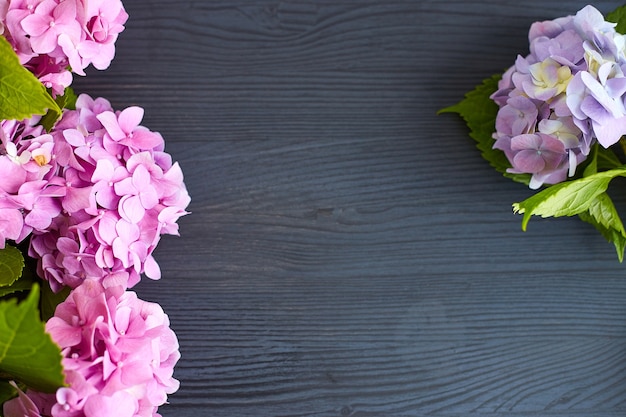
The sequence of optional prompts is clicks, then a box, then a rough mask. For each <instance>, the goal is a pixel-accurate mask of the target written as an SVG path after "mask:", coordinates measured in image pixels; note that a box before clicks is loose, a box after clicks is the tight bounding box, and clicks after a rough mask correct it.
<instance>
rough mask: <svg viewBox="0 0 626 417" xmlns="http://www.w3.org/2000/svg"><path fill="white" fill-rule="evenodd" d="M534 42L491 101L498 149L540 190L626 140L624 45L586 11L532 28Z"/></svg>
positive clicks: (622, 38) (623, 39)
mask: <svg viewBox="0 0 626 417" xmlns="http://www.w3.org/2000/svg"><path fill="white" fill-rule="evenodd" d="M529 42H530V54H529V55H528V56H526V57H522V56H518V57H517V59H516V61H515V65H514V66H513V67H512V68H510V69H509V70H507V71H506V72H505V74H504V76H503V79H502V80H501V81H500V83H499V84H498V91H496V92H495V93H494V94H493V95H492V96H491V97H492V99H493V100H494V101H495V102H496V103H497V104H498V106H499V107H500V110H499V112H498V115H497V118H496V132H495V133H494V138H495V139H496V142H495V144H494V148H497V149H501V150H502V151H503V152H504V153H505V155H506V156H507V158H508V160H509V162H510V163H511V166H512V167H511V169H510V170H509V171H510V172H512V173H527V174H531V180H530V184H529V185H530V187H531V188H538V187H540V186H541V185H542V184H554V183H556V182H560V181H563V180H565V179H566V178H567V176H568V175H569V176H573V175H574V174H575V171H576V166H577V165H578V164H580V163H581V162H582V161H584V160H585V158H586V156H587V155H588V154H589V152H590V149H591V146H592V145H593V144H594V143H595V142H596V141H597V142H599V143H600V145H602V146H604V147H608V146H611V145H613V144H614V143H616V142H617V141H618V140H619V139H620V138H621V137H622V136H623V135H625V134H626V107H625V102H626V76H625V75H624V72H625V70H626V56H625V55H624V50H625V49H626V48H625V46H626V37H625V36H624V35H621V34H619V33H617V32H616V31H615V24H614V23H609V22H606V21H605V20H604V17H603V16H602V14H601V13H600V12H599V11H598V10H596V9H595V8H594V7H592V6H586V7H584V8H583V9H581V10H580V11H579V12H578V13H577V14H576V15H575V16H567V17H565V18H559V19H556V20H553V21H546V22H537V23H535V24H533V25H532V26H531V29H530V31H529ZM531 104H532V105H531Z"/></svg>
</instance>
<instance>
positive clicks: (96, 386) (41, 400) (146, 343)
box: [5, 281, 180, 417]
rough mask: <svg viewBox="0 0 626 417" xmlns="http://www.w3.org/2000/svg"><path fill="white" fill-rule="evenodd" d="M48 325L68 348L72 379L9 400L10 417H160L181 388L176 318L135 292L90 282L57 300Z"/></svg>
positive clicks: (65, 350) (68, 374)
mask: <svg viewBox="0 0 626 417" xmlns="http://www.w3.org/2000/svg"><path fill="white" fill-rule="evenodd" d="M46 330H47V331H48V332H49V333H50V334H51V335H52V337H53V339H54V340H55V342H56V343H57V344H59V346H60V347H61V349H62V352H63V355H64V359H63V367H64V368H65V373H66V381H67V383H68V384H69V386H68V387H63V388H59V389H58V390H57V392H56V394H42V393H37V392H32V391H28V392H27V393H26V394H25V395H24V394H22V396H21V397H19V398H18V399H16V400H13V401H11V402H9V403H8V409H9V413H7V414H6V415H8V416H13V415H14V416H18V415H19V416H22V415H27V416H29V417H30V416H31V415H33V416H40V415H45V416H54V417H75V416H88V417H111V416H116V417H135V416H137V417H139V416H141V417H152V416H158V415H159V414H158V413H157V408H158V406H159V405H161V404H163V403H164V402H165V401H166V400H167V394H171V393H173V392H175V391H176V390H177V389H178V385H179V383H178V381H177V380H176V379H174V378H173V377H172V374H173V366H174V364H175V363H176V361H177V360H178V358H179V357H180V354H179V352H178V342H177V339H176V336H175V335H174V332H172V330H171V329H170V328H169V321H168V317H167V315H166V314H165V313H164V312H163V309H162V308H161V307H160V306H159V305H158V304H154V303H148V302H145V301H142V300H140V299H138V298H137V295H136V294H135V293H134V292H132V291H120V287H110V288H104V287H103V286H102V284H101V283H99V282H97V281H88V282H86V283H85V284H83V285H81V286H80V287H78V288H76V290H74V291H73V292H72V293H71V294H70V295H69V297H68V298H67V299H66V300H65V301H64V302H63V303H61V304H60V305H59V306H58V307H57V311H56V315H55V317H53V318H51V319H50V320H49V321H48V323H47V325H46ZM29 409H30V410H32V411H31V413H30V414H29V413H28V412H24V410H29ZM13 410H15V412H13ZM20 410H21V412H22V413H23V414H20V413H19V412H20ZM6 412H7V407H5V413H6Z"/></svg>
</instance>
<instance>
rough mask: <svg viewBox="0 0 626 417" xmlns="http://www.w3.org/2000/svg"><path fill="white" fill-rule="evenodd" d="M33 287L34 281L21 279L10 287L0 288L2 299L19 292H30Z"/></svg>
mask: <svg viewBox="0 0 626 417" xmlns="http://www.w3.org/2000/svg"><path fill="white" fill-rule="evenodd" d="M32 286H33V281H32V280H31V279H27V278H24V277H22V278H20V279H18V280H17V281H15V282H14V283H13V284H11V285H9V286H8V287H0V298H2V297H6V296H7V295H10V294H14V293H17V292H24V291H29V290H30V289H31V287H32Z"/></svg>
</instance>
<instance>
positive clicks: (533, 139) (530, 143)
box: [511, 134, 541, 151]
mask: <svg viewBox="0 0 626 417" xmlns="http://www.w3.org/2000/svg"><path fill="white" fill-rule="evenodd" d="M540 146H541V138H540V137H539V136H538V135H534V134H525V135H518V136H515V137H514V138H512V139H511V150H513V151H521V150H526V149H539V147H540Z"/></svg>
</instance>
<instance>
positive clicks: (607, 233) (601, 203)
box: [578, 193, 626, 262]
mask: <svg viewBox="0 0 626 417" xmlns="http://www.w3.org/2000/svg"><path fill="white" fill-rule="evenodd" d="M578 216H579V217H580V219H581V220H583V221H585V222H587V223H590V224H592V225H593V226H594V227H595V228H596V229H598V231H599V232H600V233H601V234H602V235H603V236H604V237H605V238H606V239H607V240H608V241H609V242H612V243H613V244H614V245H615V250H616V251H617V257H618V258H619V261H620V262H622V261H623V260H624V248H626V232H625V231H624V225H623V223H622V220H621V219H620V217H619V214H618V213H617V209H616V208H615V205H614V204H613V201H612V200H611V198H610V197H609V195H608V194H607V193H602V194H600V195H598V196H597V197H596V198H595V199H594V201H593V202H592V204H591V205H590V206H589V210H588V211H586V212H582V213H579V214H578Z"/></svg>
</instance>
